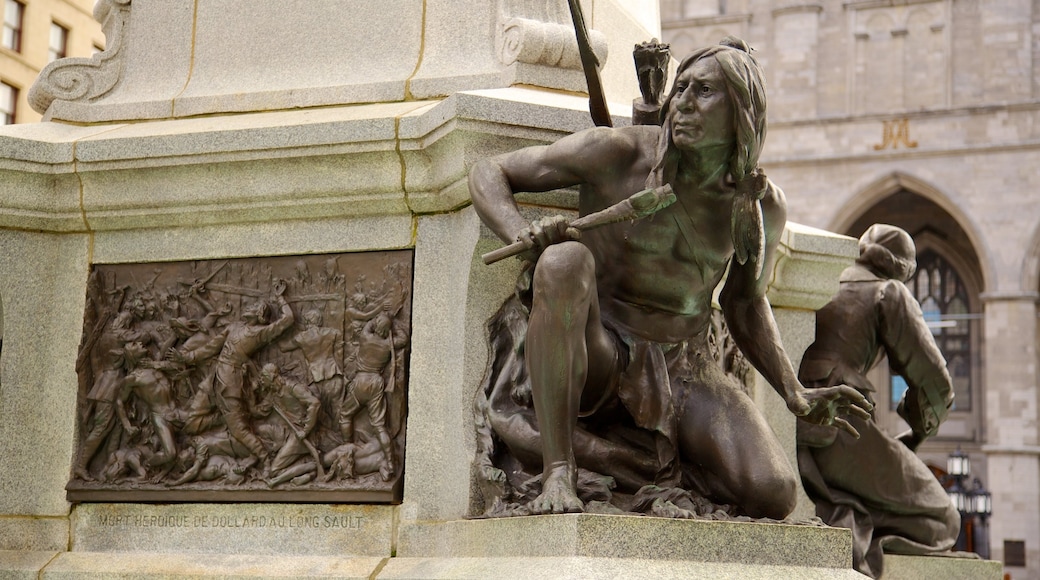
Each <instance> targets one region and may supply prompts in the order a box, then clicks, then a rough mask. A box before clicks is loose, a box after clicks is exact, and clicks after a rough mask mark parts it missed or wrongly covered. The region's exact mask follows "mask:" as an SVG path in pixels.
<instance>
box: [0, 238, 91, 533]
mask: <svg viewBox="0 0 1040 580" xmlns="http://www.w3.org/2000/svg"><path fill="white" fill-rule="evenodd" d="M0 247H2V248H4V251H3V252H2V253H0V303H2V304H3V318H4V324H3V354H2V359H0V385H2V387H0V417H3V418H4V419H3V421H0V515H34V516H64V515H66V514H67V513H68V504H66V503H65V498H64V496H65V494H64V487H65V482H66V481H67V479H68V475H69V465H70V462H71V454H72V435H73V433H72V430H73V423H74V422H73V421H72V420H71V417H72V415H71V412H72V410H73V409H75V404H76V390H75V388H74V386H75V385H76V374H75V368H74V367H75V361H76V352H77V349H78V347H79V334H80V333H79V332H78V331H74V330H71V329H75V328H77V326H82V324H83V303H84V292H80V291H78V290H80V289H83V288H84V286H85V283H86V277H87V259H88V256H87V238H86V236H83V235H55V234H38V233H29V232H15V231H11V230H0ZM69 385H72V386H73V388H70V387H69ZM41 533H42V535H43V536H44V537H50V533H49V532H47V531H43V532H41ZM43 549H50V546H48V545H47V542H46V541H45V542H44V544H43Z"/></svg>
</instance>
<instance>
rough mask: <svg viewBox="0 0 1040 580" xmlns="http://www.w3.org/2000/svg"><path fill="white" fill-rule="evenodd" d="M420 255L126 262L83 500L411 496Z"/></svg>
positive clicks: (109, 283)
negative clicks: (408, 461)
mask: <svg viewBox="0 0 1040 580" xmlns="http://www.w3.org/2000/svg"><path fill="white" fill-rule="evenodd" d="M411 280H412V254H411V252H410V251H392V252H367V253H352V254H335V255H310V256H284V257H262V258H243V259H232V260H206V261H191V262H164V263H148V264H110V265H97V266H95V267H94V268H93V270H92V272H91V275H90V279H89V282H88V289H87V307H86V314H85V316H84V329H83V341H82V343H81V346H80V353H79V358H78V360H77V361H76V370H77V372H78V374H79V399H78V408H79V412H78V413H77V420H78V423H79V429H78V433H79V435H78V439H77V441H78V444H77V451H76V457H75V460H74V464H73V468H72V476H71V479H70V481H69V484H68V486H67V488H66V489H67V496H68V499H69V501H74V502H75V501H162V502H168V501H280V502H285V501H290V502H291V501H308V502H314V501H320V502H341V501H342V502H391V501H396V500H398V499H399V497H400V483H401V480H402V470H401V467H402V466H403V459H404V451H405V429H404V423H405V417H406V415H407V409H406V406H407V384H408V381H407V373H408V364H407V361H408V347H409V338H410V335H411Z"/></svg>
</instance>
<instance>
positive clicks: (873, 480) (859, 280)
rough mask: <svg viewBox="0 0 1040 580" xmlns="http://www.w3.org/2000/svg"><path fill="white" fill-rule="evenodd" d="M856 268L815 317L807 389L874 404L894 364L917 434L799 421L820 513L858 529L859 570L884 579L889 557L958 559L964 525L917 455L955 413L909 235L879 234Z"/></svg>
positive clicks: (877, 230)
mask: <svg viewBox="0 0 1040 580" xmlns="http://www.w3.org/2000/svg"><path fill="white" fill-rule="evenodd" d="M859 250H860V256H859V258H858V259H857V260H856V264H855V265H853V266H851V267H850V268H848V269H846V270H845V271H844V272H843V273H842V275H841V289H840V290H839V291H838V295H837V296H836V297H835V298H834V299H833V300H831V302H830V303H829V304H827V305H826V306H824V307H823V308H822V309H820V311H819V312H817V313H816V341H815V342H813V344H812V345H811V346H809V348H808V350H806V352H805V355H804V357H803V358H802V364H801V367H800V369H799V372H798V378H799V380H801V382H802V384H804V385H805V386H806V387H809V388H814V387H819V388H828V387H831V386H833V385H838V384H845V385H851V386H853V387H855V388H856V389H858V390H859V391H860V392H861V393H863V395H864V396H865V397H867V398H868V399H870V398H871V393H873V392H874V387H873V386H872V385H871V384H870V382H869V381H868V380H867V378H866V376H865V375H866V373H867V371H869V370H870V369H871V368H873V367H874V365H876V364H877V363H878V361H879V360H880V359H881V358H882V355H887V356H888V361H889V364H890V365H891V366H892V369H893V370H894V371H895V372H896V373H898V374H899V375H900V376H902V377H903V378H904V379H905V380H906V383H907V385H908V390H907V391H906V393H905V394H904V396H903V399H902V400H901V401H900V402H899V407H898V413H899V415H900V416H901V417H902V418H903V419H905V420H906V422H907V423H908V424H909V425H910V431H908V432H906V433H903V434H902V435H900V436H898V437H895V438H893V437H890V436H888V435H886V434H885V433H884V432H882V431H881V429H880V428H878V426H877V424H876V423H875V422H874V421H873V420H868V419H863V418H859V417H852V418H850V419H849V422H850V423H851V424H852V426H853V427H855V428H856V430H857V431H859V433H860V438H859V439H856V438H853V437H850V436H848V434H847V433H844V432H841V431H839V430H838V429H835V428H833V427H822V426H819V425H811V424H808V423H806V422H804V421H799V425H798V443H799V447H798V467H799V469H800V470H801V474H802V481H803V483H804V484H805V489H806V492H808V494H809V497H811V498H812V499H813V501H815V502H816V513H817V515H819V516H820V518H822V519H823V520H824V521H825V522H827V523H828V524H830V525H832V526H840V527H845V528H851V529H852V537H853V564H854V566H855V567H856V569H857V570H859V571H860V572H862V573H864V574H867V575H868V576H871V577H872V578H877V577H879V576H880V575H881V570H882V559H883V556H882V552H883V551H887V552H894V553H901V554H926V553H930V552H939V551H943V550H949V549H950V548H951V547H953V545H954V543H955V542H956V540H957V534H958V532H959V531H960V515H959V514H958V513H957V510H956V509H954V507H953V505H952V504H951V502H950V499H949V496H947V495H946V492H945V490H944V489H943V487H942V485H940V484H939V482H938V480H936V478H935V476H934V475H932V472H931V471H930V470H929V469H928V467H927V466H926V465H925V464H924V462H923V461H921V459H920V458H919V457H917V455H915V453H914V451H915V450H916V449H917V447H918V445H920V444H921V442H922V441H924V439H925V438H927V437H930V436H932V435H935V433H936V432H937V431H938V430H939V424H940V423H942V421H943V420H944V419H946V416H947V415H948V414H949V409H950V405H951V404H952V403H953V385H952V384H951V382H950V375H949V373H948V372H947V371H946V361H945V360H944V359H943V356H942V353H941V352H939V347H938V346H936V344H935V340H934V339H933V338H932V334H931V332H930V331H929V329H928V326H927V325H926V324H925V320H924V315H923V314H922V313H921V307H920V306H919V305H918V304H917V300H915V299H914V297H913V295H912V294H911V293H910V290H909V289H908V288H907V287H906V285H905V284H904V282H906V281H907V280H909V279H910V277H911V276H912V275H913V273H914V270H916V268H917V261H916V248H915V246H914V241H913V239H912V238H911V237H910V235H909V234H907V233H906V232H905V231H903V230H901V229H899V228H897V227H894V226H889V225H884V224H874V225H873V226H871V227H870V229H868V230H867V232H866V233H864V234H863V237H861V238H860V240H859Z"/></svg>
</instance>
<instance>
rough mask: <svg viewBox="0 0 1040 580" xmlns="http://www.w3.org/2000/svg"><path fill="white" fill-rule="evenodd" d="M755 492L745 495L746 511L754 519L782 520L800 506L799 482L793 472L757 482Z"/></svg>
mask: <svg viewBox="0 0 1040 580" xmlns="http://www.w3.org/2000/svg"><path fill="white" fill-rule="evenodd" d="M755 484H756V485H755V486H754V489H753V490H748V491H749V492H750V493H745V498H746V499H745V502H744V510H745V511H746V512H747V515H749V516H751V517H753V518H772V519H774V520H782V519H784V518H786V517H787V516H789V515H791V512H793V511H794V508H795V506H796V505H797V504H798V482H797V481H796V479H795V474H794V472H793V471H791V473H786V472H783V471H780V472H777V473H775V474H773V475H772V476H771V477H769V478H766V479H765V480H762V481H756V482H755Z"/></svg>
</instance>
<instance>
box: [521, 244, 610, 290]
mask: <svg viewBox="0 0 1040 580" xmlns="http://www.w3.org/2000/svg"><path fill="white" fill-rule="evenodd" d="M595 279H596V260H595V259H594V258H593V257H592V252H590V251H589V249H588V248H586V247H585V246H584V245H582V244H580V243H578V242H564V243H562V244H554V245H552V246H549V247H548V248H546V249H545V251H544V252H542V255H541V256H540V257H539V258H538V264H537V265H536V266H535V269H534V290H535V292H539V291H541V292H552V293H553V294H558V293H560V292H565V291H579V292H581V291H586V292H587V291H588V289H589V288H591V287H592V284H593V283H594V282H595Z"/></svg>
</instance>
